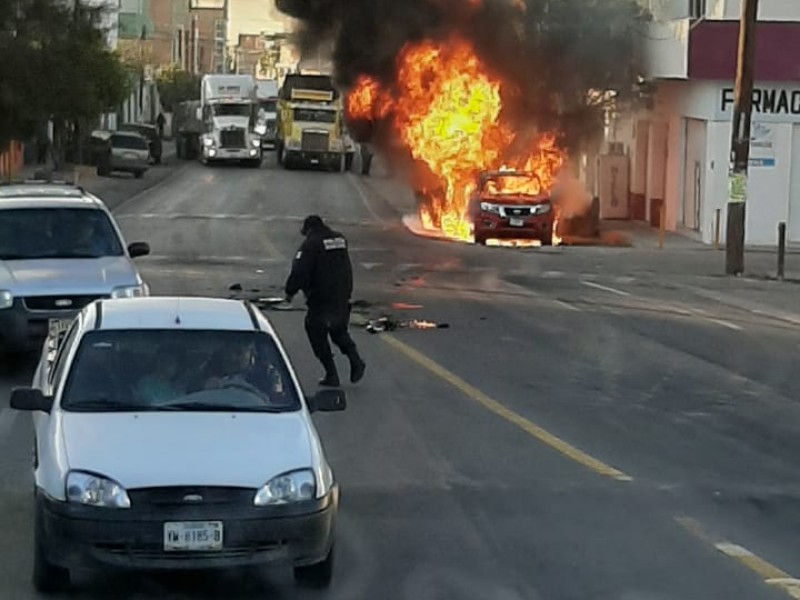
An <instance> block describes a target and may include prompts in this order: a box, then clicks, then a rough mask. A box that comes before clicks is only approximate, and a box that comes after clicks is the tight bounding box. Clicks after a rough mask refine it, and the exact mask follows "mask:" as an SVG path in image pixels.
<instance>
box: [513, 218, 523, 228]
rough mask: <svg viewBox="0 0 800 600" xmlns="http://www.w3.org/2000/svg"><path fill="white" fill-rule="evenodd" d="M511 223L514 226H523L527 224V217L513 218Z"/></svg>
mask: <svg viewBox="0 0 800 600" xmlns="http://www.w3.org/2000/svg"><path fill="white" fill-rule="evenodd" d="M509 223H510V225H511V226H512V227H522V226H523V225H525V219H511V220H510V221H509Z"/></svg>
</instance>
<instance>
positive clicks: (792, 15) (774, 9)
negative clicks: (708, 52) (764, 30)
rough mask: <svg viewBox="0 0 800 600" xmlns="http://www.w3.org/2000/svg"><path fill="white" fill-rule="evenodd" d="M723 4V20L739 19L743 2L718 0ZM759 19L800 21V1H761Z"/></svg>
mask: <svg viewBox="0 0 800 600" xmlns="http://www.w3.org/2000/svg"><path fill="white" fill-rule="evenodd" d="M718 3H720V4H722V11H721V12H722V16H721V18H723V19H738V18H739V17H740V16H741V13H742V0H718ZM758 18H759V19H761V20H762V21H800V1H798V0H761V1H760V2H759V6H758Z"/></svg>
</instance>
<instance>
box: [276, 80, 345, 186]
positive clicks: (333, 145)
mask: <svg viewBox="0 0 800 600" xmlns="http://www.w3.org/2000/svg"><path fill="white" fill-rule="evenodd" d="M343 127H344V111H343V109H342V100H341V95H340V94H339V91H338V90H336V89H335V88H334V86H333V82H332V80H331V78H330V77H329V76H327V75H290V76H287V78H286V81H285V82H284V85H283V88H281V92H280V96H279V102H278V161H279V162H280V163H281V164H282V165H283V166H284V167H286V168H293V167H294V166H297V165H300V164H303V165H318V166H322V167H327V168H330V169H333V170H336V171H343V170H344V169H345V163H346V161H345V157H346V154H347V151H348V148H347V147H346V144H345V136H344V131H343Z"/></svg>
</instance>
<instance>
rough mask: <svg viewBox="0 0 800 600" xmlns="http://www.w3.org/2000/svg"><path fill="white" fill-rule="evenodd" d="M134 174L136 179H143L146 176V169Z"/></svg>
mask: <svg viewBox="0 0 800 600" xmlns="http://www.w3.org/2000/svg"><path fill="white" fill-rule="evenodd" d="M133 176H134V177H136V179H141V178H142V177H144V171H134V172H133Z"/></svg>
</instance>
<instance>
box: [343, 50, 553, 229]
mask: <svg viewBox="0 0 800 600" xmlns="http://www.w3.org/2000/svg"><path fill="white" fill-rule="evenodd" d="M501 91H502V82H501V81H500V80H499V79H498V78H497V77H495V76H493V75H492V74H491V73H490V72H489V70H488V68H487V67H486V65H485V64H484V63H483V62H482V61H481V60H480V59H479V58H478V56H477V55H476V53H475V50H474V48H473V47H472V46H471V45H470V44H469V43H468V42H466V41H465V40H463V39H461V38H459V37H453V38H450V39H449V40H447V41H445V42H438V41H432V40H425V41H422V42H418V43H414V44H408V45H406V46H405V47H404V48H403V49H402V50H401V52H400V54H399V55H398V57H397V70H396V76H395V83H394V87H393V88H392V89H391V90H388V89H386V88H384V87H382V86H381V85H380V84H379V83H378V82H377V81H376V80H374V79H372V78H370V77H367V76H362V77H361V78H359V80H358V81H357V82H356V84H355V86H354V88H353V89H352V90H351V91H350V93H349V94H348V97H347V108H348V114H349V116H350V117H351V118H354V119H376V118H387V117H388V118H390V119H391V122H392V124H393V126H394V128H395V130H396V132H397V134H398V135H399V136H400V138H401V140H402V141H403V143H404V145H405V146H406V147H407V148H408V150H409V151H410V152H411V155H412V156H413V157H414V158H415V159H417V160H419V161H422V162H424V163H425V164H426V165H427V166H428V168H429V169H430V171H431V172H432V173H433V174H434V175H435V176H436V177H437V178H438V179H439V180H440V181H441V182H442V186H441V187H442V189H443V192H441V193H439V194H436V193H431V192H430V191H428V193H427V194H426V195H427V196H429V198H428V199H429V203H428V206H423V207H421V208H420V220H421V222H422V225H423V227H424V228H426V229H432V228H435V229H439V230H441V232H442V233H443V234H444V235H446V236H448V237H451V238H455V239H459V240H469V239H471V232H470V225H469V220H468V216H467V209H468V202H469V197H470V194H472V192H473V191H474V190H475V184H476V182H475V177H476V175H477V174H478V173H480V172H482V171H492V170H497V169H498V168H500V165H503V168H506V169H509V170H515V171H524V172H526V173H530V174H531V177H530V178H528V179H527V180H526V179H525V178H521V179H522V182H521V183H519V184H511V185H520V186H522V187H521V188H520V190H519V191H520V192H524V193H530V191H531V190H534V191H533V193H534V194H539V193H546V192H548V191H549V190H550V189H552V187H553V185H554V183H555V178H556V175H557V173H558V171H559V170H560V169H561V167H562V166H563V164H564V161H565V154H564V152H563V151H562V150H561V149H560V148H558V147H557V145H556V138H555V136H554V135H552V134H545V135H542V136H541V137H540V139H539V140H538V141H537V142H536V143H535V144H534V147H533V148H530V147H528V148H525V149H524V150H523V151H521V152H520V151H519V150H512V148H517V147H519V146H520V142H524V140H520V139H519V134H518V133H517V130H516V129H515V127H513V126H512V124H511V123H509V122H506V121H504V119H503V115H502V109H503V101H502V94H501ZM554 237H555V236H554Z"/></svg>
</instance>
